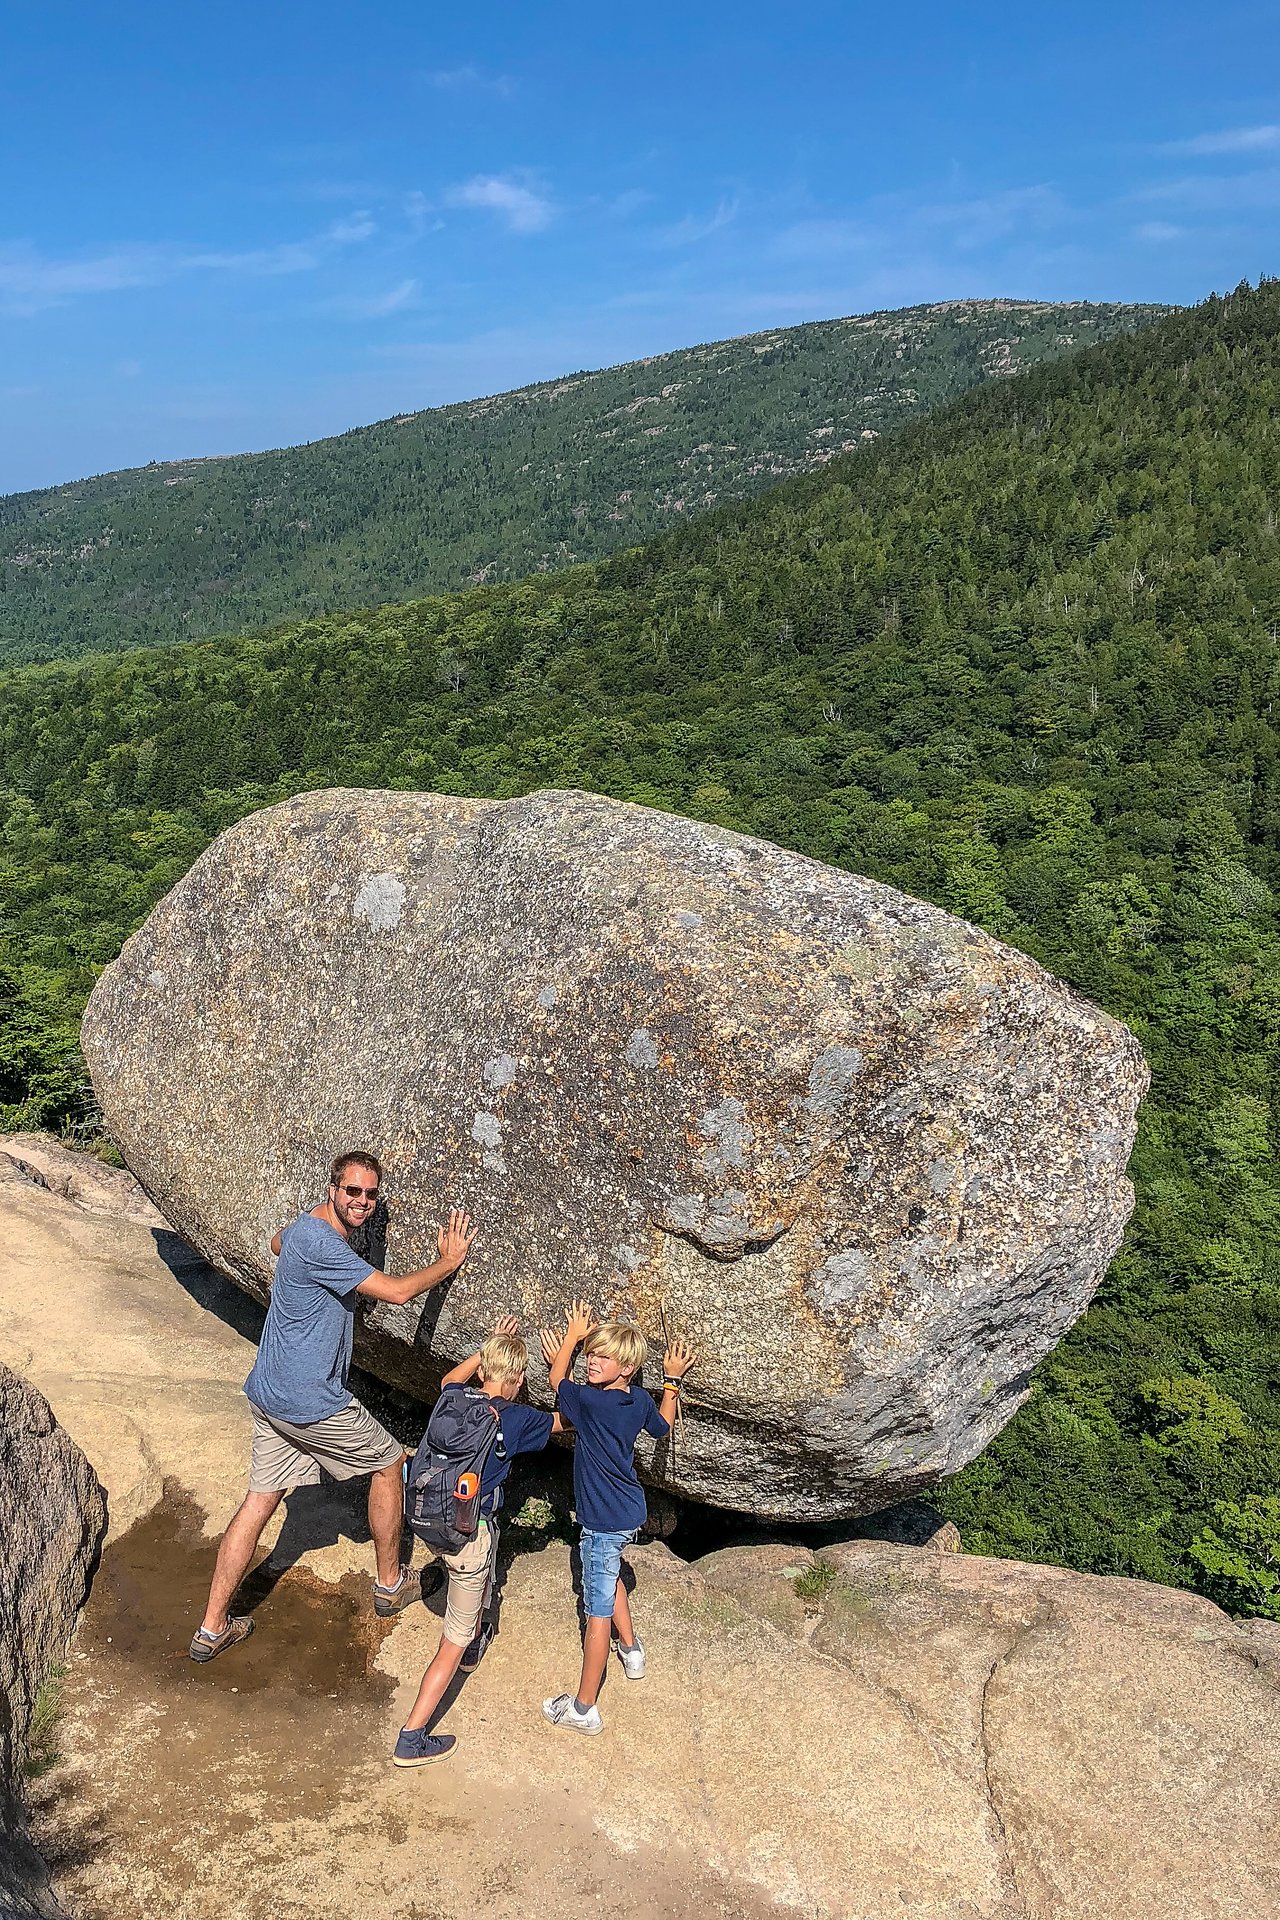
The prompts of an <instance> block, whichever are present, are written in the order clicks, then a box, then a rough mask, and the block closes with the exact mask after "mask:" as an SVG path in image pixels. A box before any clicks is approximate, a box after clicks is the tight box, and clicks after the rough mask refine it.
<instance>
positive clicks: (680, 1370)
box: [662, 1340, 698, 1380]
mask: <svg viewBox="0 0 1280 1920" xmlns="http://www.w3.org/2000/svg"><path fill="white" fill-rule="evenodd" d="M697 1360H698V1356H697V1354H696V1353H695V1352H694V1350H693V1348H692V1347H691V1346H690V1345H689V1342H688V1341H687V1340H673V1341H672V1342H671V1345H670V1346H669V1347H668V1348H667V1350H666V1352H665V1353H664V1354H663V1356H662V1371H663V1373H664V1374H665V1375H666V1377H667V1379H668V1380H683V1379H684V1376H685V1374H686V1373H688V1371H689V1369H690V1367H692V1366H696V1364H697Z"/></svg>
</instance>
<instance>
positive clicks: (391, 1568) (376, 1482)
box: [369, 1460, 404, 1587]
mask: <svg viewBox="0 0 1280 1920" xmlns="http://www.w3.org/2000/svg"><path fill="white" fill-rule="evenodd" d="M401 1464H402V1463H401V1462H400V1461H399V1460H397V1461H396V1463H395V1465H394V1466H393V1467H383V1468H382V1470H381V1471H380V1472H379V1473H375V1474H371V1475H370V1477H369V1531H370V1533H371V1534H372V1535H373V1550H374V1553H375V1554H376V1555H377V1559H378V1585H379V1586H380V1587H394V1586H395V1584H396V1582H397V1580H398V1579H399V1578H400V1535H401V1533H402V1531H403V1529H404V1478H403V1475H402V1474H401V1471H400V1469H401Z"/></svg>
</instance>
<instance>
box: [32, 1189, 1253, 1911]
mask: <svg viewBox="0 0 1280 1920" xmlns="http://www.w3.org/2000/svg"><path fill="white" fill-rule="evenodd" d="M194 1284H195V1282H194V1279H193V1278H192V1276H190V1275H189V1277H188V1285H189V1286H194ZM200 1285H201V1287H202V1288H203V1290H204V1291H203V1298H202V1299H197V1298H195V1297H193V1294H192V1292H191V1291H188V1290H187V1289H184V1288H183V1287H182V1286H180V1285H176V1284H175V1280H174V1276H173V1273H172V1272H171V1270H170V1268H169V1267H168V1266H167V1265H166V1264H165V1263H164V1261H163V1259H162V1258H161V1257H160V1255H159V1254H158V1252H157V1251H156V1242H155V1239H154V1238H153V1236H152V1234H151V1233H150V1232H149V1231H148V1230H146V1229H143V1228H141V1227H139V1226H138V1225H136V1224H135V1223H130V1222H128V1221H122V1222H115V1223H113V1222H109V1221H107V1220H105V1219H103V1218H101V1217H94V1216H91V1215H88V1214H86V1213H84V1212H83V1211H82V1210H80V1209H78V1208H77V1207H75V1206H74V1205H73V1204H72V1203H70V1202H69V1201H67V1200H66V1199H65V1198H63V1197H60V1196H58V1195H55V1194H51V1193H49V1192H47V1191H42V1190H40V1189H38V1188H35V1187H33V1186H31V1185H30V1184H28V1183H19V1182H17V1181H16V1180H15V1181H6V1182H3V1183H0V1361H8V1362H12V1361H15V1360H16V1361H18V1362H20V1363H21V1362H23V1361H25V1362H26V1364H27V1365H28V1367H29V1370H30V1371H31V1373H32V1376H33V1378H35V1379H36V1381H37V1384H39V1385H40V1386H41V1387H42V1389H43V1391H45V1392H46V1393H48V1394H49V1395H50V1396H51V1397H52V1398H53V1400H54V1404H55V1410H56V1411H58V1412H59V1413H61V1412H62V1403H64V1402H65V1404H66V1406H67V1420H68V1424H69V1425H72V1424H73V1423H74V1430H75V1432H76V1434H77V1437H78V1438H79V1439H80V1440H81V1442H82V1444H84V1445H85V1446H86V1447H87V1448H88V1450H89V1452H90V1454H91V1457H94V1458H95V1459H96V1460H99V1461H100V1463H101V1472H102V1477H103V1478H104V1480H105V1481H106V1482H107V1485H108V1490H109V1492H110V1495H111V1502H112V1510H113V1515H115V1516H116V1521H117V1525H116V1531H115V1532H114V1533H113V1536H112V1539H111V1542H110V1543H109V1545H108V1548H107V1552H106V1556H105V1559H104V1563H103V1570H102V1574H101V1576H100V1578H99V1582H98V1585H97V1587H96V1588H95V1593H94V1597H93V1600H92V1601H91V1604H90V1608H89V1613H88V1616H87V1618H86V1622H85V1625H84V1627H83V1629H82V1632H81V1635H80V1638H79V1640H78V1641H77V1643H76V1646H75V1649H74V1651H73V1655H72V1660H71V1665H70V1669H69V1672H68V1677H67V1682H66V1719H65V1722H64V1726H63V1729H62V1734H61V1739H62V1748H63V1753H64V1756H65V1757H64V1760H63V1762H62V1764H61V1765H60V1766H59V1767H57V1768H56V1769H55V1770H54V1771H53V1772H52V1773H51V1774H49V1775H48V1776H46V1779H45V1780H44V1781H43V1782H41V1783H40V1789H41V1802H40V1806H39V1809H38V1813H39V1834H40V1838H41V1841H42V1844H43V1845H44V1847H45V1849H46V1852H48V1853H49V1854H50V1855H51V1856H52V1857H53V1859H54V1860H55V1863H56V1866H57V1873H58V1885H59V1889H60V1891H61V1892H62V1895H63V1897H64V1900H65V1902H66V1905H67V1906H68V1908H69V1910H70V1911H71V1912H72V1913H74V1914H75V1915H77V1916H78V1917H79V1920H153V1917H154V1916H155V1915H156V1914H163V1915H165V1916H166V1920H170V1916H172V1917H173V1920H303V1916H307V1920H349V1916H350V1915H351V1914H352V1913H353V1912H364V1911H369V1912H373V1911H377V1912H378V1913H381V1914H384V1915H386V1917H387V1920H437V1916H442V1917H443V1920H454V1916H457V1920H463V1917H464V1916H466V1915H469V1914H473V1913H476V1912H481V1913H484V1914H492V1915H495V1916H502V1917H503V1920H505V1917H506V1916H511V1920H517V1916H520V1920H524V1916H527V1915H528V1914H529V1913H530V1912H536V1913H542V1914H546V1915H548V1916H551V1920H561V1917H562V1916H563V1920H579V1917H580V1916H581V1914H582V1912H583V1910H584V1908H585V1909H587V1910H589V1911H596V1912H601V1913H607V1914H610V1915H614V1914H617V1915H622V1916H633V1915H634V1916H660V1915H672V1916H677V1915H678V1916H684V1915H694V1914H697V1915H698V1916H703V1915H708V1916H711V1917H712V1920H717V1917H718V1916H723V1917H724V1920H759V1916H761V1915H764V1914H766V1913H770V1912H773V1913H778V1912H786V1913H798V1914H805V1915H811V1916H815V1920H884V1916H886V1915H892V1914H897V1913H907V1914H912V1915H918V1916H920V1920H1261V1916H1263V1915H1266V1914H1270V1913H1272V1912H1274V1911H1276V1910H1277V1908H1280V1878H1278V1877H1277V1866H1276V1863H1277V1861H1278V1860H1280V1832H1278V1831H1277V1824H1276V1808H1277V1806H1280V1763H1278V1761H1277V1755H1278V1754H1280V1673H1277V1671H1276V1669H1275V1667H1274V1666H1271V1665H1269V1663H1268V1656H1269V1654H1270V1652H1271V1651H1273V1649H1274V1639H1275V1630H1274V1629H1273V1628H1272V1629H1268V1630H1265V1631H1261V1632H1260V1631H1258V1628H1259V1626H1263V1627H1265V1623H1254V1624H1253V1625H1251V1626H1249V1627H1247V1628H1238V1627H1236V1626H1235V1625H1233V1623H1232V1622H1231V1621H1229V1620H1228V1619H1227V1618H1226V1617H1225V1616H1224V1615H1223V1614H1221V1613H1220V1612H1218V1610H1217V1609H1216V1608H1214V1607H1212V1606H1210V1605H1209V1604H1208V1603H1207V1602H1204V1601H1201V1600H1198V1599H1196V1598H1194V1597H1192V1596H1188V1595H1185V1594H1178V1593H1173V1592H1169V1591H1166V1590H1165V1589H1162V1588H1153V1587H1149V1586H1144V1585H1142V1584H1140V1583H1136V1582H1127V1581H1111V1580H1097V1579H1093V1578H1090V1577H1088V1576H1083V1575H1076V1574H1071V1573H1066V1572H1063V1571H1061V1570H1059V1569H1054V1568H1044V1567H1029V1566H1022V1565H1018V1564H1016V1563H1013V1562H1002V1561H989V1560H979V1559H975V1558H971V1557H969V1556H966V1555H963V1554H956V1553H938V1552H935V1551H932V1550H930V1549H915V1548H910V1547H904V1546H898V1545H893V1544H890V1543H886V1542H880V1541H870V1540H862V1541H855V1542H850V1543H848V1544H847V1545H844V1546H836V1547H832V1548H830V1549H826V1550H824V1553H823V1555H822V1556H821V1559H820V1561H815V1557H814V1556H813V1555H812V1554H811V1553H810V1552H809V1551H808V1550H807V1549H805V1548H803V1547H797V1546H795V1545H767V1546H762V1547H752V1548H730V1549H727V1550H725V1551H724V1552H721V1553H717V1554H713V1555H710V1556H707V1557H705V1558H703V1559H702V1560H701V1561H699V1562H698V1563H696V1564H694V1565H687V1564H686V1563H684V1562H683V1561H680V1560H678V1559H676V1558H675V1557H674V1556H673V1555H672V1554H671V1553H669V1552H668V1551H667V1550H666V1549H665V1548H663V1547H661V1546H653V1547H647V1548H638V1549H636V1550H635V1551H634V1565H635V1571H636V1577H637V1589H636V1598H635V1605H636V1610H637V1619H638V1622H639V1624H640V1627H641V1631H642V1633H643V1634H644V1637H645V1640H646V1642H647V1644H648V1648H649V1654H650V1672H649V1676H648V1678H647V1679H646V1680H645V1681H644V1682H643V1683H641V1684H639V1685H634V1686H633V1685H628V1684H627V1683H626V1682H625V1681H624V1680H623V1678H622V1676H621V1674H620V1673H619V1672H618V1671H616V1669H615V1671H614V1672H613V1673H612V1674H611V1676H610V1678H609V1680H608V1682H607V1685H606V1688H605V1692H604V1696H603V1702H602V1706H603V1712H604V1717H605V1721H606V1730H605V1733H604V1734H603V1735H602V1736H601V1737H600V1738H599V1739H596V1740H582V1739H579V1738H576V1737H574V1736H571V1735H568V1734H558V1733H556V1732H554V1731H552V1730H550V1729H548V1728H547V1727H546V1726H545V1725H544V1723H543V1722H542V1719H541V1715H540V1712H539V1703H540V1701H541V1699H542V1697H543V1696H544V1695H545V1694H548V1693H550V1692H552V1691H556V1690H559V1689H560V1688H562V1687H564V1686H566V1685H569V1684H571V1683H572V1680H573V1678H574V1675H575V1673H576V1665H577V1659H578V1640H577V1633H576V1627H575V1619H574V1607H573V1599H572V1590H571V1585H570V1567H569V1555H568V1550H567V1548H566V1547H565V1546H564V1545H563V1544H562V1543H560V1542H558V1541H554V1540H553V1541H551V1542H550V1544H548V1545H547V1546H546V1547H545V1549H544V1550H542V1551H540V1552H533V1553H527V1554H522V1555H520V1556H519V1557H517V1558H516V1559H515V1560H514V1562H513V1563H512V1564H511V1567H510V1571H509V1573H508V1576H507V1580H506V1588H505V1593H504V1596H503V1607H502V1617H501V1631H500V1633H499V1635H498V1638H497V1640H496V1642H495V1644H494V1646H493V1648H492V1650H491V1652H490V1654H489V1656H488V1657H487V1658H486V1660H485V1662H484V1664H483V1665H482V1666H481V1668H480V1670H479V1672H478V1673H477V1674H476V1675H475V1676H474V1678H473V1679H471V1680H469V1681H467V1682H466V1683H465V1684H464V1685H463V1686H462V1687H461V1688H460V1690H459V1692H458V1695H457V1697H456V1699H455V1701H454V1703H453V1704H452V1706H451V1707H450V1709H449V1712H448V1715H447V1718H446V1722H445V1724H446V1726H447V1727H448V1729H449V1730H451V1731H453V1732H455V1733H456V1734H457V1735H458V1736H459V1740H460V1746H459V1750H458V1753H457V1755H456V1757H455V1758H454V1759H453V1760H452V1761H451V1762H449V1763H447V1764H445V1765H442V1766H438V1767H434V1768H430V1769H427V1770H424V1771H423V1772H420V1773H413V1774H404V1773H398V1772H396V1771H394V1770H393V1769H391V1768H389V1767H388V1766H387V1764H386V1756H387V1752H388V1750H389V1746H390V1743H391V1739H392V1737H393V1735H394V1731H395V1729H396V1727H397V1726H398V1725H399V1724H400V1720H401V1718H402V1717H403V1714H404V1711H405V1710H406V1708H407V1705H408V1702H409V1700H410V1699H411V1697H412V1694H413V1691H414V1688H415V1687H416V1683H417V1679H418V1677H419V1674H420V1673H421V1670H422V1668H423V1666H424V1665H425V1663H426V1661H427V1659H428V1658H429V1657H430V1654H431V1652H432V1651H433V1650H434V1646H435V1643H436V1639H437V1636H438V1632H439V1619H438V1607H439V1602H438V1600H433V1602H432V1604H431V1606H430V1607H428V1608H414V1609H412V1610H411V1611H410V1612H409V1613H408V1614H406V1615H405V1616H403V1617H402V1619H401V1620H399V1621H398V1622H396V1623H394V1624H393V1625H392V1626H391V1627H390V1628H387V1627H386V1626H385V1625H381V1624H379V1623H377V1622H376V1621H375V1620H374V1618H373V1615H372V1610H371V1607H370V1604H369V1592H368V1565H369V1551H370V1550H369V1548H368V1546H367V1544H366V1543H365V1541H364V1540H363V1538H362V1527H361V1525H360V1520H359V1507H358V1500H357V1501H353V1500H352V1499H351V1498H350V1497H349V1496H340V1495H339V1494H338V1493H336V1492H333V1491H330V1492H328V1493H321V1494H319V1495H317V1494H315V1493H314V1492H313V1490H310V1489H307V1490H304V1491H303V1492H302V1493H300V1494H299V1495H297V1496H294V1497H293V1498H292V1499H291V1500H290V1501H289V1502H288V1503H287V1512H286V1514H285V1518H284V1522H283V1526H282V1528H281V1529H280V1532H279V1534H278V1536H277V1537H276V1538H275V1541H274V1546H273V1551H272V1556H271V1562H270V1563H269V1565H268V1567H267V1568H266V1569H265V1570H263V1571H262V1572H260V1573H259V1575H258V1576H256V1578H257V1581H258V1585H257V1587H256V1588H255V1599H256V1604H257V1617H258V1622H259V1626H258V1632H257V1633H256V1634H255V1636H254V1639H253V1640H252V1641H251V1642H250V1643H249V1645H248V1646H247V1647H246V1648H244V1649H241V1650H240V1651H239V1653H238V1654H237V1655H235V1656H228V1657H227V1658H226V1659H224V1660H221V1661H218V1662H215V1663H214V1665H213V1666H211V1667H208V1668H201V1669H196V1668H193V1667H191V1666H190V1664H189V1663H188V1662H186V1661H184V1660H183V1658H182V1651H183V1649H184V1647H185V1644H186V1639H187V1637H188V1635H189V1633H190V1628H191V1624H192V1621H191V1614H192V1609H193V1606H194V1605H195V1604H196V1602H195V1599H194V1598H193V1596H197V1595H198V1594H199V1593H200V1592H201V1590H202V1587H203V1583H204V1582H205V1581H206V1580H207V1576H208V1569H209V1565H210V1561H211V1556H212V1551H213V1542H212V1539H211V1538H210V1537H209V1536H210V1530H213V1531H216V1530H217V1529H219V1528H220V1527H221V1526H222V1524H223V1523H224V1522H225V1520H226V1518H227V1517H228V1516H229V1514H230V1512H231V1510H232V1509H233V1507H234V1506H235V1504H236V1503H237V1501H238V1499H239V1497H240V1493H241V1490H242V1485H243V1474H244V1468H245V1463H246V1459H247V1445H248V1419H247V1415H246V1413H245V1411H244V1406H243V1401H242V1400H241V1399H240V1396H239V1390H238V1389H239V1382H240V1380H241V1379H242V1378H243V1376H244V1374H245V1372H247V1370H248V1365H249V1362H250V1359H251V1357H252V1339H251V1335H250V1334H248V1333H244V1332H240V1331H237V1330H236V1328H235V1327H234V1326H232V1325H228V1324H227V1323H226V1321H225V1320H224V1319H223V1318H221V1317H220V1315H221V1314H230V1315H231V1316H232V1317H233V1318H234V1316H235V1314H236V1313H237V1312H241V1311H248V1312H252V1311H253V1309H252V1307H251V1305H250V1303H248V1302H246V1301H245V1300H244V1299H243V1297H242V1296H240V1295H238V1294H237V1293H236V1291H235V1289H234V1288H232V1287H231V1286H230V1285H229V1284H225V1285H224V1284H222V1283H220V1282H219V1281H218V1280H217V1279H216V1278H211V1277H209V1276H204V1278H203V1279H202V1280H201V1281H200ZM220 1286H221V1292H220V1293H219V1291H218V1289H219V1287H220ZM131 1393H132V1397H130V1394H131ZM126 1419H128V1420H129V1421H130V1422H131V1432H130V1438H129V1443H128V1444H125V1443H124V1441H123V1440H122V1439H121V1438H120V1430H121V1427H122V1424H123V1422H124V1421H125V1420H126ZM517 1470H518V1469H517ZM184 1474H185V1475H186V1476H187V1477H186V1478H185V1480H184V1479H183V1475H184ZM166 1480H167V1482H168V1491H167V1492H166V1493H164V1494H163V1495H162V1494H161V1485H162V1483H163V1482H164V1481H166ZM184 1489H185V1490H184ZM126 1514H128V1515H129V1516H130V1517H131V1519H132V1521H133V1524H132V1525H131V1526H127V1527H126V1526H123V1524H122V1523H123V1520H124V1517H125V1515H126ZM211 1782H212V1783H215V1784H216V1791H212V1792H211V1790H210V1783H211Z"/></svg>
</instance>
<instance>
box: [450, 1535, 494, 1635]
mask: <svg viewBox="0 0 1280 1920" xmlns="http://www.w3.org/2000/svg"><path fill="white" fill-rule="evenodd" d="M497 1562H498V1529H497V1528H496V1527H495V1526H494V1524H493V1521H492V1520H482V1521H481V1522H480V1525H479V1527H478V1528H477V1529H476V1537H475V1539H474V1540H468V1542H467V1544H466V1546H465V1547H460V1548H459V1550H458V1552H457V1553H442V1554H441V1555H440V1564H441V1566H442V1567H446V1568H447V1569H448V1573H449V1594H448V1598H447V1599H446V1601H445V1605H444V1635H443V1638H444V1639H446V1640H447V1641H448V1642H449V1645H450V1646H451V1647H469V1646H470V1645H471V1642H472V1641H473V1640H474V1639H475V1637H476V1634H477V1633H478V1632H479V1630H480V1618H481V1615H482V1614H483V1613H484V1610H485V1606H486V1604H487V1602H488V1599H489V1589H490V1587H491V1586H492V1585H493V1573H494V1568H495V1567H496V1565H497Z"/></svg>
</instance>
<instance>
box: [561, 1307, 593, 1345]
mask: <svg viewBox="0 0 1280 1920" xmlns="http://www.w3.org/2000/svg"><path fill="white" fill-rule="evenodd" d="M595 1324H596V1317H595V1315H594V1313H592V1311H591V1302H590V1301H589V1300H575V1301H573V1302H572V1304H571V1305H570V1308H569V1324H568V1326H567V1327H566V1328H565V1338H566V1339H568V1338H569V1337H570V1336H572V1338H573V1340H574V1341H575V1343H576V1342H577V1341H579V1340H585V1339H586V1337H587V1335H588V1334H589V1333H590V1331H591V1329H592V1327H594V1325H595Z"/></svg>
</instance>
